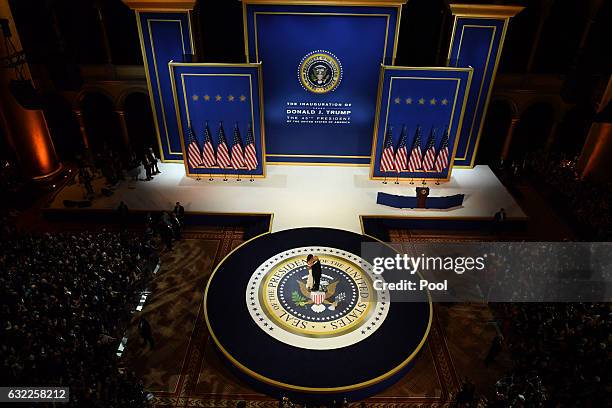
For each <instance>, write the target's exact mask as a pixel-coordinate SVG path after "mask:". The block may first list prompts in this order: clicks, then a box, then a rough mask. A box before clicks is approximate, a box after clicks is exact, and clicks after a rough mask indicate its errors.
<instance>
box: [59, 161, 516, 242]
mask: <svg viewBox="0 0 612 408" xmlns="http://www.w3.org/2000/svg"><path fill="white" fill-rule="evenodd" d="M159 168H160V170H161V174H158V175H156V176H155V178H154V179H153V180H151V181H144V180H138V181H129V180H126V181H123V182H120V183H119V184H118V185H117V186H116V187H115V189H114V191H115V192H114V194H113V195H111V196H110V197H105V196H101V195H100V194H98V197H97V198H96V199H94V200H93V202H92V205H91V207H89V208H82V209H78V210H70V211H79V212H86V211H92V210H114V209H116V208H117V206H118V205H119V202H120V201H123V202H125V203H126V204H127V206H128V207H129V209H130V210H142V211H159V210H171V209H172V208H173V207H174V203H175V202H176V201H180V202H181V203H182V204H183V206H184V207H185V210H186V211H187V212H197V213H210V214H219V215H240V214H248V215H253V214H261V215H266V214H270V215H271V216H272V217H273V220H272V226H271V231H272V232H277V231H283V230H287V229H293V228H302V227H326V228H336V229H342V230H346V231H351V232H355V233H362V232H363V224H362V220H363V219H365V218H385V219H389V218H391V219H397V220H436V221H448V222H449V223H452V222H455V221H464V222H465V221H473V220H481V221H487V220H490V219H491V218H492V217H493V214H494V213H495V212H496V211H498V210H499V209H500V208H502V207H503V208H504V209H505V210H506V214H507V218H508V220H518V221H526V220H527V216H526V215H525V213H524V212H523V211H522V210H521V208H520V207H519V205H518V204H517V203H516V201H515V200H514V199H513V198H512V196H511V195H510V193H509V192H508V191H507V190H506V188H505V187H504V186H503V185H502V183H501V182H500V181H499V180H498V179H497V177H496V176H495V175H494V174H493V172H492V171H491V169H490V168H489V167H488V166H476V167H474V168H473V169H455V170H453V173H452V177H451V180H450V181H449V182H445V183H442V184H440V185H439V186H438V185H435V184H434V183H433V182H429V183H427V185H428V186H429V187H430V188H431V193H430V197H434V196H449V195H454V194H465V199H464V202H463V205H462V206H460V207H456V208H451V209H447V210H432V209H397V208H391V207H386V206H383V205H379V204H376V195H377V193H378V192H386V193H389V194H398V195H414V194H415V190H414V188H415V187H416V186H420V185H421V184H420V183H419V184H416V183H415V184H414V185H411V184H409V183H408V182H406V181H402V182H401V183H400V184H394V183H393V180H389V181H388V184H383V183H382V182H381V181H378V180H376V181H375V180H370V179H369V169H368V168H367V167H357V166H291V165H271V166H267V170H266V171H267V174H266V178H264V179H257V178H256V179H254V181H252V182H251V181H249V177H248V176H243V177H242V181H240V182H238V181H236V179H235V178H232V179H229V181H227V182H225V181H223V180H222V179H221V178H215V179H214V180H213V181H209V180H208V177H202V178H201V179H200V180H199V181H198V180H196V179H193V178H190V177H186V176H185V168H184V166H183V165H182V164H174V163H161V164H160V165H159ZM101 182H102V180H97V184H96V186H95V187H96V191H99V190H100V187H101ZM82 199H83V189H82V188H81V187H80V186H79V185H78V184H76V183H75V184H69V185H67V186H66V187H65V188H63V189H62V190H61V191H60V192H59V193H58V194H57V195H56V196H55V198H54V200H53V201H52V202H51V203H50V205H49V209H50V210H60V209H64V208H65V207H64V200H82Z"/></svg>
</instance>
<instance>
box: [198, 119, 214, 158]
mask: <svg viewBox="0 0 612 408" xmlns="http://www.w3.org/2000/svg"><path fill="white" fill-rule="evenodd" d="M202 163H203V164H204V166H205V167H215V165H216V164H217V160H216V159H215V147H214V146H213V141H212V137H210V128H209V127H208V121H206V126H205V127H204V147H203V148H202Z"/></svg>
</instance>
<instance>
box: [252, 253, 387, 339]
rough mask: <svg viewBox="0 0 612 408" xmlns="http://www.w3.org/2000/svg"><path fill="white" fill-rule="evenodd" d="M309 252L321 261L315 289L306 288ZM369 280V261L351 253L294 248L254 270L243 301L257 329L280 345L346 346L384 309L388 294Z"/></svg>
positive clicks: (375, 324)
mask: <svg viewBox="0 0 612 408" xmlns="http://www.w3.org/2000/svg"><path fill="white" fill-rule="evenodd" d="M309 254H313V255H316V256H317V257H318V258H319V261H320V263H321V278H320V284H319V288H318V289H317V290H312V289H311V288H312V287H313V282H312V275H311V274H309V271H308V266H307V263H306V257H307V255H309ZM376 279H381V277H380V276H376ZM373 281H374V274H373V272H372V266H371V265H370V264H369V263H368V262H366V261H365V260H363V259H362V258H360V257H359V256H357V255H355V254H352V253H350V252H347V251H344V250H341V249H336V248H330V247H300V248H294V249H290V250H287V251H284V252H282V253H280V254H277V255H275V256H273V257H271V258H269V259H268V260H266V261H265V262H264V263H263V264H261V265H260V266H259V267H258V268H257V269H256V270H255V272H253V274H252V276H251V278H250V279H249V282H248V285H247V288H246V306H247V308H248V310H249V313H250V315H251V317H252V318H253V321H254V322H255V323H256V324H257V326H258V327H259V328H260V329H262V330H263V331H265V332H266V333H267V334H268V335H270V336H272V337H273V338H275V339H276V340H278V341H281V342H283V343H285V344H289V345H292V346H295V347H301V348H305V349H317V350H328V349H335V348H341V347H347V346H350V345H353V344H355V343H358V342H359V341H361V340H363V339H365V338H367V337H368V336H370V335H371V334H372V333H374V332H375V331H376V330H377V329H378V328H379V327H380V326H381V325H382V324H383V322H384V321H385V318H386V317H387V314H388V312H389V307H390V302H389V293H388V292H387V291H376V290H375V289H374V287H373Z"/></svg>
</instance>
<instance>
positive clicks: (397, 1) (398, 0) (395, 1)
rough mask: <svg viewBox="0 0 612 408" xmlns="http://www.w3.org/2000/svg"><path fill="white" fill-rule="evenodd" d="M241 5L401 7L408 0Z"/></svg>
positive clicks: (268, 0)
mask: <svg viewBox="0 0 612 408" xmlns="http://www.w3.org/2000/svg"><path fill="white" fill-rule="evenodd" d="M241 1H242V3H243V4H260V5H282V6H371V7H381V6H401V5H403V4H406V3H407V2H408V0H241Z"/></svg>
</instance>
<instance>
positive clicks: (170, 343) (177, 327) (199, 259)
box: [124, 228, 497, 408]
mask: <svg viewBox="0 0 612 408" xmlns="http://www.w3.org/2000/svg"><path fill="white" fill-rule="evenodd" d="M394 238H395V239H401V238H404V237H402V236H401V235H400V234H395V236H394ZM241 242H242V231H241V230H240V229H237V228H210V229H206V230H200V231H198V232H188V233H185V234H184V239H183V240H182V241H181V242H180V243H178V244H177V245H176V246H175V248H174V250H173V251H172V252H167V253H165V254H163V256H162V268H161V270H160V271H159V272H158V274H157V275H156V278H155V281H154V283H153V285H152V294H151V296H150V298H149V300H148V301H147V304H146V306H145V308H144V310H143V312H142V313H143V314H144V315H145V316H146V318H147V319H148V320H149V322H150V323H151V326H152V329H153V334H154V337H155V342H156V346H155V348H154V349H153V350H150V349H149V348H148V347H147V348H144V347H142V346H141V345H140V341H139V338H138V334H137V330H136V327H137V322H138V320H137V319H138V316H136V317H135V318H134V322H133V325H132V329H131V330H130V332H129V333H128V335H129V340H128V344H127V350H126V353H125V354H124V363H125V365H126V366H127V367H128V368H129V369H131V370H133V371H135V372H136V374H137V375H139V376H140V377H141V378H143V381H144V384H145V388H146V389H148V390H150V391H152V392H153V394H154V395H155V400H154V401H155V406H156V407H235V406H236V403H237V402H238V401H241V400H244V401H246V402H247V406H249V407H270V408H272V407H277V406H278V402H277V401H275V400H273V399H271V398H269V397H267V396H266V395H263V394H259V393H257V392H255V391H254V390H252V389H251V388H250V387H249V386H247V385H246V384H244V383H243V382H241V381H240V380H238V379H237V378H236V377H235V376H234V375H233V374H232V373H231V372H230V371H229V370H228V368H227V367H226V365H225V362H224V361H223V360H222V359H221V358H220V356H219V355H218V353H217V352H216V350H215V348H214V345H213V342H212V340H210V339H209V336H208V333H207V329H206V324H205V322H204V318H203V310H202V300H203V299H202V298H203V290H204V287H205V284H206V280H207V279H208V277H209V275H210V273H211V272H212V269H213V267H214V265H216V264H217V263H218V262H219V261H220V260H222V259H223V257H224V256H225V255H227V253H229V252H230V251H231V249H233V248H235V247H236V246H237V245H239V244H240V243H241ZM489 318H490V315H489V314H488V308H483V307H482V305H480V306H478V305H476V306H474V307H472V306H466V305H461V307H459V308H455V309H453V308H452V307H448V306H443V307H436V313H435V315H434V320H433V325H432V329H431V333H430V336H429V340H428V342H427V345H426V347H424V348H423V350H422V352H421V354H420V355H419V356H418V358H417V359H416V360H415V366H414V368H413V369H412V370H410V372H409V373H408V374H407V375H406V376H405V377H403V378H402V379H401V380H400V381H399V382H398V383H396V384H395V385H393V386H392V387H390V388H388V389H387V390H385V391H384V392H382V393H381V394H379V395H377V396H375V397H373V398H370V399H368V400H366V401H362V402H359V403H354V404H351V406H355V407H376V408H396V407H443V406H449V405H450V400H451V399H452V396H453V394H454V393H455V392H456V391H457V389H458V386H459V380H458V376H457V373H456V368H455V364H454V357H455V354H457V355H458V357H459V361H460V362H461V366H462V367H461V370H464V369H465V370H467V371H474V373H476V374H475V375H478V374H477V373H478V372H479V371H482V370H480V367H475V369H474V370H470V369H469V366H470V365H473V364H472V363H473V361H472V360H473V356H474V355H476V356H477V357H478V358H481V357H480V355H481V354H482V353H483V350H482V348H483V346H482V344H480V343H479V340H484V343H483V344H484V347H485V350H484V352H486V347H488V342H489V340H490V338H491V337H492V336H494V334H495V332H494V330H492V329H491V327H488V326H487V324H486V321H487V319H489ZM466 327H467V334H468V335H469V336H467V337H466V335H465V334H466V330H465V328H466ZM449 331H450V332H452V333H453V338H457V341H456V342H455V343H451V344H450V345H449V342H448V341H447V338H446V336H445V333H448V332H449ZM474 339H476V341H474ZM450 350H453V352H452V353H451V351H450ZM451 354H452V355H453V357H452V358H451ZM465 367H467V368H465ZM494 369H495V368H494ZM461 370H458V371H460V372H462V371H461ZM496 371H497V370H496ZM490 374H493V373H490ZM494 375H495V374H493V378H496V377H495V376H494Z"/></svg>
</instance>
